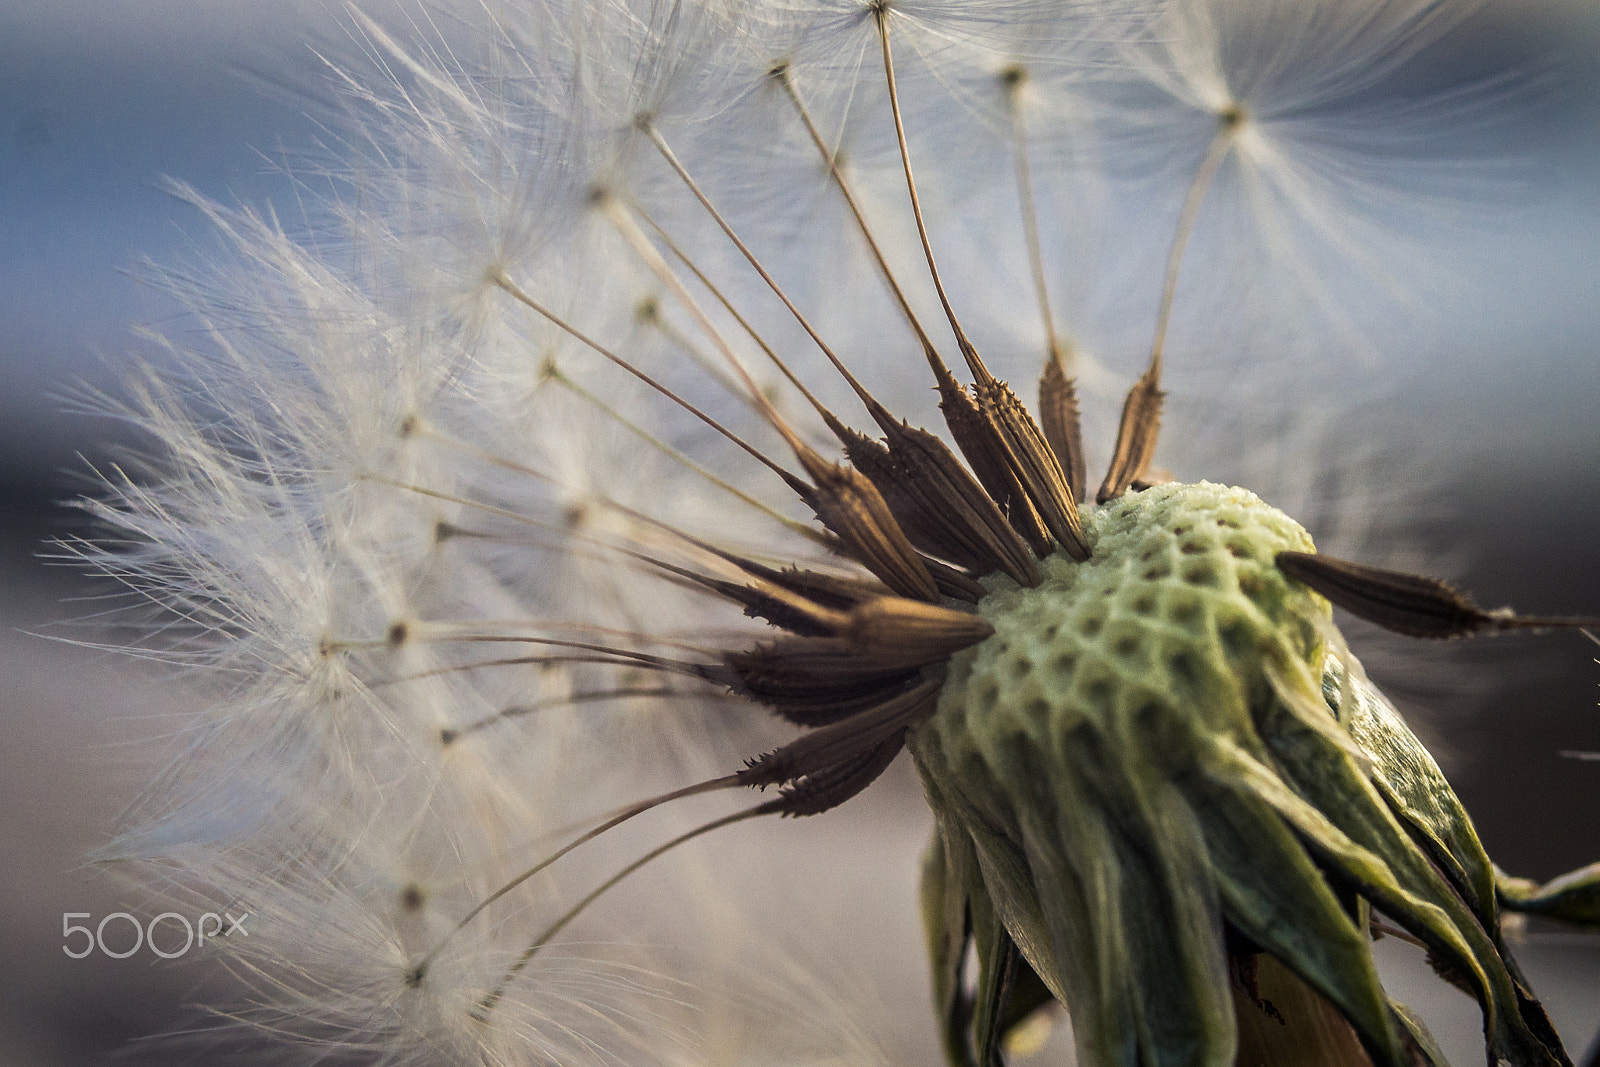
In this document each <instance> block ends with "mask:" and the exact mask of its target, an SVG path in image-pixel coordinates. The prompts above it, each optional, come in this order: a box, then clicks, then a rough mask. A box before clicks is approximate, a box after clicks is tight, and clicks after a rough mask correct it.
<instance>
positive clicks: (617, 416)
mask: <svg viewBox="0 0 1600 1067" xmlns="http://www.w3.org/2000/svg"><path fill="white" fill-rule="evenodd" d="M554 379H555V381H557V382H558V383H560V384H561V385H562V386H564V387H565V388H567V389H568V390H570V391H571V392H572V393H574V394H575V395H577V396H579V397H581V398H582V399H584V400H586V401H588V402H589V403H590V404H592V405H594V406H595V407H596V408H598V409H599V410H600V411H602V412H604V413H605V414H606V415H607V416H609V417H610V418H611V419H612V420H614V421H615V422H616V423H617V424H618V425H620V426H623V427H625V428H627V429H628V430H631V431H632V432H633V433H634V434H636V435H638V436H639V437H640V438H642V439H643V440H645V441H646V442H648V443H649V444H650V445H651V446H652V447H654V448H656V449H658V450H659V451H661V452H662V453H664V454H665V455H667V456H669V457H671V458H672V459H673V460H675V461H676V462H678V463H679V464H681V465H682V466H684V467H686V468H688V469H689V470H691V471H693V472H694V473H695V474H697V475H699V476H700V477H701V478H703V479H704V480H705V481H707V482H709V483H710V484H712V485H714V486H716V487H717V488H718V489H721V490H722V491H723V492H725V493H727V494H729V495H730V496H732V497H734V498H735V499H737V500H739V501H740V502H741V503H744V504H746V505H748V506H749V507H751V508H754V509H755V510H756V511H759V512H760V513H761V514H763V515H765V516H767V517H768V518H769V519H771V520H773V521H774V522H776V523H778V524H779V525H780V526H784V527H787V528H788V529H790V530H792V531H794V532H796V533H798V534H800V535H801V536H804V537H810V536H813V535H814V534H815V533H816V531H815V530H813V529H812V528H811V527H810V526H808V525H806V524H805V523H803V522H799V521H797V520H795V519H791V518H790V517H789V516H787V515H785V514H783V513H782V512H781V511H779V510H778V509H777V508H775V507H773V506H772V505H770V504H766V503H763V502H762V501H760V500H757V499H756V498H755V497H753V496H751V495H750V494H749V493H746V492H745V491H744V490H742V489H740V488H739V487H738V486H736V485H734V484H733V483H731V482H729V481H727V480H726V479H724V478H719V477H717V476H716V475H715V474H712V473H711V472H710V471H708V470H707V469H706V468H704V467H702V466H701V465H700V464H698V463H696V462H695V461H694V460H693V459H691V458H689V456H688V454H687V453H685V452H682V451H680V450H679V449H676V448H673V447H672V446H671V445H669V444H667V443H666V442H665V441H663V440H661V439H660V438H658V437H656V436H655V435H654V434H652V433H650V432H649V431H647V430H645V429H644V428H643V427H642V426H639V425H638V424H637V423H635V422H632V421H630V420H629V419H627V418H625V417H624V416H623V415H622V413H621V412H619V411H617V409H616V408H614V407H612V406H611V405H610V404H607V403H606V402H605V401H604V400H601V399H600V398H599V397H597V396H595V395H594V394H593V393H591V392H589V390H587V389H585V388H584V387H583V386H581V385H579V384H578V383H577V382H575V381H573V380H572V379H571V378H569V377H567V376H566V375H565V374H563V373H561V372H560V371H557V372H556V373H555V375H554Z"/></svg>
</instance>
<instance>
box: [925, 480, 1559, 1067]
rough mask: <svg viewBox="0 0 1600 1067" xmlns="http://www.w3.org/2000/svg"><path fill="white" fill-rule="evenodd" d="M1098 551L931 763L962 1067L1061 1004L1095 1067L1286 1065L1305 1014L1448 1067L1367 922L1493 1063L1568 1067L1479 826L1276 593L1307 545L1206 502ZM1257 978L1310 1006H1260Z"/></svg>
mask: <svg viewBox="0 0 1600 1067" xmlns="http://www.w3.org/2000/svg"><path fill="white" fill-rule="evenodd" d="M1084 529H1085V532H1086V537H1087V539H1088V541H1089V543H1090V545H1091V547H1092V551H1093V554H1092V556H1091V558H1090V559H1089V560H1087V561H1086V562H1082V563H1076V562H1072V561H1069V560H1067V559H1065V558H1064V557H1061V556H1057V557H1055V558H1053V559H1051V560H1049V561H1047V562H1046V563H1045V565H1044V570H1045V580H1044V581H1043V583H1042V584H1040V585H1039V586H1038V587H1036V588H1033V589H1023V588H1020V587H1018V586H1017V585H1016V584H1015V583H1013V582H1011V581H1010V580H1009V579H1006V578H1004V577H994V578H991V579H988V580H987V583H986V584H987V585H988V586H989V588H990V593H989V595H988V596H987V597H986V598H985V599H984V600H983V601H982V603H981V604H980V605H979V612H980V613H981V614H982V615H983V616H984V617H985V618H986V619H987V620H988V621H989V622H990V623H991V624H992V625H993V627H994V631H995V632H994V635H993V636H992V637H990V638H988V639H987V640H986V641H984V642H983V643H981V644H979V645H977V646H975V647H973V648H970V649H968V650H966V651H963V652H962V653H960V654H958V655H957V656H956V657H955V658H954V659H953V660H952V662H951V666H950V672H949V677H948V681H947V682H946V684H945V686H944V689H943V692H942V694H941V696H940V700H939V705H938V709H937V711H936V713H935V714H934V715H933V716H932V717H931V718H930V719H929V720H928V721H927V722H926V723H924V724H922V725H920V726H918V727H917V728H916V729H915V730H913V732H912V735H911V738H910V745H911V749H912V752H913V753H914V755H915V757H916V760H917V766H918V769H919V771H920V772H921V774H922V778H923V781H924V784H925V787H926V790H927V794H928V798H929V801H930V803H931V804H932V806H933V809H934V811H935V813H936V816H937V820H938V829H937V834H936V838H935V841H934V843H933V846H932V849H931V851H930V854H929V857H928V861H927V866H926V869H925V874H924V908H925V918H926V922H927V927H928V932H929V938H930V942H931V947H932V958H933V966H934V980H935V992H936V996H937V997H938V998H939V1003H940V1009H941V1012H942V1013H943V1016H944V1021H945V1040H946V1048H947V1052H948V1054H949V1057H950V1059H951V1060H952V1062H954V1063H972V1062H974V1056H976V1062H979V1063H982V1064H989V1063H995V1062H998V1061H999V1054H998V1045H999V1040H1000V1038H1001V1036H1002V1035H1003V1033H1004V1031H1005V1029H1006V1028H1007V1027H1008V1026H1009V1025H1010V1024H1011V1023H1012V1022H1014V1021H1015V1020H1016V1019H1017V1018H1018V1017H1020V1015H1021V1014H1024V1013H1025V1012H1026V1011H1027V1010H1029V1009H1031V1008H1032V1007H1033V1006H1036V1005H1037V1004H1038V1003H1040V1002H1042V1001H1043V999H1044V998H1045V996H1046V991H1048V994H1049V995H1053V996H1054V997H1055V998H1057V999H1059V1000H1060V1001H1061V1002H1062V1003H1063V1004H1065V1005H1066V1006H1067V1008H1068V1010H1069V1011H1070V1012H1071V1016H1072V1022H1073V1028H1074V1033H1075V1036H1076V1040H1077V1044H1078V1052H1079V1057H1080V1060H1081V1061H1082V1062H1084V1063H1085V1064H1092V1065H1096V1067H1103V1065H1123V1064H1126V1065H1129V1067H1133V1065H1152V1064H1185V1065H1188V1064H1217V1065H1223V1064H1233V1063H1234V1062H1235V1060H1236V1057H1239V1058H1240V1059H1241V1062H1242V1061H1245V1060H1249V1059H1250V1058H1251V1057H1252V1056H1257V1057H1259V1056H1262V1055H1269V1053H1264V1052H1261V1051H1260V1050H1259V1045H1260V1042H1261V1040H1262V1039H1261V1038H1260V1034H1262V1033H1264V1034H1266V1035H1267V1036H1266V1039H1265V1040H1267V1041H1268V1043H1269V1045H1270V1042H1271V1040H1273V1034H1274V1033H1275V1031H1276V1030H1279V1029H1282V1030H1283V1033H1284V1035H1288V1034H1290V1033H1292V1032H1293V1027H1292V1025H1291V1024H1298V1023H1299V1022H1300V1020H1297V1019H1295V1018H1293V1017H1291V1018H1290V1019H1289V1020H1288V1021H1287V1022H1286V1021H1285V1020H1284V1018H1283V1016H1282V1014H1281V1013H1280V1011H1279V1009H1278V1007H1274V1006H1273V1005H1272V1004H1270V1003H1269V999H1270V1000H1275V1001H1277V1003H1278V1005H1279V1006H1283V1005H1285V1004H1286V1003H1287V1001H1286V1000H1285V998H1286V997H1294V996H1299V997H1300V998H1301V1000H1300V1001H1296V1003H1297V1004H1298V1003H1302V1002H1303V1012H1302V1013H1305V1012H1309V1013H1310V1014H1311V1015H1313V1016H1314V1015H1316V1014H1317V1012H1318V1011H1320V1012H1321V1013H1322V1014H1323V1015H1325V1016H1327V1017H1328V1019H1330V1020H1331V1021H1332V1023H1333V1026H1334V1028H1335V1029H1336V1030H1337V1029H1343V1024H1342V1023H1341V1022H1340V1021H1339V1017H1340V1016H1342V1019H1343V1020H1344V1021H1345V1022H1347V1023H1348V1025H1349V1027H1350V1028H1351V1030H1352V1031H1353V1036H1354V1038H1357V1039H1359V1043H1360V1046H1362V1047H1364V1049H1365V1051H1366V1054H1367V1055H1368V1056H1370V1057H1371V1059H1372V1060H1373V1061H1374V1062H1375V1063H1377V1064H1380V1065H1385V1067H1387V1065H1409V1064H1415V1063H1424V1064H1427V1063H1434V1062H1438V1063H1442V1062H1443V1061H1442V1059H1439V1058H1438V1054H1437V1053H1436V1052H1435V1051H1433V1050H1432V1044H1431V1041H1430V1040H1429V1039H1428V1038H1427V1036H1426V1034H1425V1032H1423V1031H1422V1029H1421V1027H1420V1025H1419V1024H1417V1023H1415V1022H1414V1021H1413V1020H1412V1019H1411V1017H1410V1016H1409V1015H1408V1014H1407V1013H1406V1012H1405V1010H1404V1009H1403V1008H1401V1007H1400V1006H1398V1005H1396V1004H1394V1003H1393V1002H1391V1001H1390V1000H1389V999H1388V998H1387V996H1386V995H1385V994H1384V992H1383V990H1382V988H1381V987H1380V985H1379V983H1378V978H1377V975H1376V973H1375V971H1374V969H1373V964H1372V959H1371V954H1370V950H1369V946H1370V941H1371V934H1370V932H1369V918H1368V909H1369V906H1370V907H1376V908H1378V909H1379V910H1381V911H1382V912H1383V913H1384V914H1385V915H1386V916H1388V917H1389V919H1390V920H1392V921H1393V922H1395V923H1396V924H1398V925H1399V926H1401V927H1403V928H1404V929H1406V930H1407V931H1409V932H1410V933H1411V934H1412V935H1414V936H1415V937H1417V938H1418V939H1420V940H1421V941H1422V942H1423V943H1425V944H1426V945H1427V947H1428V950H1429V953H1430V955H1431V957H1432V958H1433V960H1434V961H1435V963H1436V966H1437V967H1438V968H1439V969H1440V971H1441V973H1442V974H1444V975H1446V976H1447V977H1449V978H1450V979H1451V980H1453V981H1455V982H1457V984H1459V985H1461V986H1463V987H1464V988H1466V989H1467V990H1469V991H1470V992H1471V993H1473V994H1474V995H1475V996H1476V997H1477V999H1478V1000H1479V1002H1480V1003H1481V1004H1482V1006H1483V1012H1484V1020H1485V1022H1484V1029H1485V1035H1486V1040H1487V1045H1488V1049H1489V1051H1490V1054H1491V1057H1492V1059H1505V1060H1508V1061H1510V1062H1511V1063H1514V1064H1518V1065H1536V1064H1560V1063H1565V1062H1566V1058H1565V1055H1564V1054H1563V1053H1562V1052H1561V1051H1560V1048H1561V1046H1560V1043H1559V1041H1558V1040H1557V1039H1556V1037H1555V1035H1554V1033H1553V1031H1552V1030H1551V1029H1550V1026H1549V1023H1548V1021H1547V1020H1546V1018H1545V1016H1544V1013H1543V1010H1542V1009H1541V1008H1540V1006H1539V1005H1538V1003H1537V1001H1535V1000H1534V999H1533V997H1532V996H1531V995H1530V994H1528V993H1527V992H1526V990H1525V988H1524V987H1523V985H1522V984H1521V982H1520V981H1519V979H1518V976H1517V972H1516V969H1515V965H1514V964H1513V963H1512V961H1511V960H1510V958H1509V957H1508V956H1507V954H1506V952H1505V946H1504V944H1503V942H1502V941H1501V939H1500V935H1499V923H1498V917H1497V912H1496V899H1495V874H1494V869H1493V867H1492V865H1491V864H1490V863H1489V860H1488V858H1487V857H1486V856H1485V855H1484V852H1483V849H1482V846H1481V845H1480V844H1479V842H1478V839H1477V836H1476V834H1475V833H1474V831H1473V829H1472V826H1471V823H1470V822H1469V820H1468V819H1467V817H1466V814H1465V813H1464V812H1463V811H1462V809H1461V806H1460V803H1459V802H1458V801H1457V800H1456V798H1455V796H1454V794H1453V793H1452V792H1451V791H1450V789H1449V786H1448V785H1447V784H1446V783H1445V781H1444V779H1443V777H1442V776H1441V775H1440V773H1439V770H1438V768H1437V766H1436V765H1435V764H1434V762H1433V761H1432V759H1431V758H1430V757H1429V756H1428V754H1427V753H1426V751H1425V750H1424V749H1423V748H1422V746H1421V745H1420V744H1419V743H1418V742H1417V740H1416V739H1415V738H1414V737H1413V736H1412V734H1411V733H1410V731H1409V730H1408V729H1407V728H1406V726H1405V725H1404V723H1403V722H1402V721H1401V720H1400V718H1399V716H1398V715H1397V714H1396V713H1395V712H1394V710H1393V709H1392V708H1391V707H1390V706H1389V705H1388V703H1387V702H1386V701H1385V700H1384V698H1383V696H1382V695H1381V694H1380V693H1379V692H1378V691H1377V690H1376V689H1375V688H1373V687H1372V686H1371V685H1370V683H1368V682H1366V680H1365V678H1364V677H1362V676H1361V675H1360V671H1359V667H1358V666H1357V665H1356V664H1355V663H1354V661H1353V660H1349V659H1348V658H1344V659H1341V657H1340V656H1338V655H1334V654H1331V653H1330V652H1329V651H1328V644H1329V641H1328V639H1329V638H1331V637H1332V636H1333V634H1334V631H1333V629H1332V623H1331V621H1330V610H1329V607H1328V604H1327V602H1326V601H1325V600H1323V599H1322V598H1321V597H1320V596H1318V595H1316V594H1315V593H1313V592H1311V591H1310V590H1309V589H1307V588H1306V587H1304V586H1302V585H1300V584H1299V583H1298V582H1296V581H1294V580H1292V579H1290V578H1288V577H1286V576H1285V575H1284V574H1282V572H1281V571H1279V570H1278V568H1277V567H1276V566H1275V565H1274V557H1275V556H1276V554H1277V553H1279V552H1283V551H1310V550H1311V539H1310V537H1309V536H1308V535H1307V534H1306V532H1305V531H1304V530H1303V529H1302V528H1301V527H1300V526H1298V525H1297V524H1296V523H1295V522H1294V521H1293V520H1291V519H1289V518H1288V517H1287V516H1285V515H1284V514H1283V513H1281V512H1279V511H1277V510H1275V509H1273V508H1270V507H1268V506H1267V505H1265V504H1263V503H1262V502H1261V501H1260V500H1259V499H1257V498H1256V497H1255V496H1253V495H1252V494H1250V493H1248V492H1246V491H1244V490H1241V489H1233V488H1225V487H1222V486H1217V485H1211V484H1207V483H1201V484H1197V485H1167V486H1160V487H1156V488H1153V489H1149V490H1147V491H1145V492H1141V493H1135V494H1131V495H1128V496H1125V497H1122V498H1120V499H1117V500H1115V501H1113V502H1111V503H1109V504H1106V505H1104V506H1102V507H1100V508H1098V509H1091V510H1086V512H1085V515H1084ZM973 940H975V941H976V946H977V959H978V962H979V974H978V976H977V987H976V994H975V996H974V995H973V994H971V993H970V992H969V991H968V989H967V986H966V983H965V980H964V975H963V973H962V972H963V961H964V958H965V955H966V950H967V946H968V944H969V943H970V942H971V941H973ZM1261 953H1266V954H1267V955H1265V956H1261V955H1260V954H1261ZM1258 963H1260V964H1261V965H1262V966H1263V967H1264V968H1267V969H1268V970H1273V973H1274V974H1277V973H1278V972H1277V971H1276V970H1274V969H1276V968H1277V967H1278V965H1279V964H1281V965H1282V966H1283V967H1285V968H1287V971H1288V972H1292V974H1282V975H1281V977H1282V979H1283V981H1285V982H1287V986H1286V987H1285V988H1286V989H1287V990H1288V991H1287V992H1275V993H1274V994H1273V995H1272V997H1271V998H1268V997H1265V996H1263V995H1262V993H1261V991H1260V990H1261V989H1262V988H1265V987H1264V986H1262V987H1258V986H1257V970H1256V967H1257V964H1258ZM1030 972H1031V973H1030ZM1265 973H1266V972H1265V971H1264V972H1263V974H1265ZM1294 976H1298V981H1297V980H1296V979H1295V977H1294ZM1035 977H1036V978H1037V979H1038V981H1036V980H1035ZM1263 981H1265V978H1263ZM1040 982H1042V987H1041V985H1040ZM1301 983H1303V984H1301ZM1306 987H1309V989H1307V988H1306ZM1274 988H1275V989H1277V988H1278V987H1276V986H1275V987H1274ZM1312 990H1315V992H1316V994H1320V997H1319V996H1316V995H1313V994H1312V992H1311V991H1312ZM1296 991H1298V992H1296ZM1008 1002H1009V1009H1008ZM1335 1009H1336V1012H1337V1015H1335V1014H1334V1010H1335ZM1297 1010H1298V1009H1297ZM1315 1044H1316V1045H1317V1046H1318V1054H1319V1055H1322V1056H1325V1057H1327V1058H1326V1059H1321V1060H1317V1061H1316V1062H1350V1060H1349V1059H1348V1058H1346V1059H1340V1058H1339V1056H1340V1055H1341V1053H1340V1051H1339V1047H1338V1046H1339V1042H1338V1041H1337V1040H1331V1041H1330V1040H1327V1039H1325V1035H1324V1039H1322V1040H1319V1041H1318V1042H1316V1043H1315ZM1345 1044H1346V1045H1347V1046H1349V1049H1350V1050H1352V1051H1353V1050H1355V1042H1354V1041H1353V1040H1350V1035H1349V1033H1348V1032H1347V1036H1346V1039H1345ZM1301 1048H1302V1049H1303V1050H1304V1051H1305V1052H1306V1054H1307V1055H1311V1054H1312V1052H1311V1043H1308V1044H1306V1045H1304V1046H1301ZM1347 1054H1348V1053H1344V1055H1347ZM1305 1062H1308V1061H1305ZM1358 1062H1359V1061H1358Z"/></svg>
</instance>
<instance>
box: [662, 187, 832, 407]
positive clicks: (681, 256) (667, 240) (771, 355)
mask: <svg viewBox="0 0 1600 1067" xmlns="http://www.w3.org/2000/svg"><path fill="white" fill-rule="evenodd" d="M633 212H634V214H636V215H638V216H639V217H640V218H641V219H643V220H644V221H645V224H646V225H647V226H649V227H650V228H651V229H652V230H654V231H655V232H656V236H657V237H659V238H661V243H662V244H664V245H666V246H667V251H669V252H671V253H672V254H673V255H674V256H676V257H677V258H678V260H679V261H680V262H681V263H682V264H683V265H684V266H685V267H687V268H689V273H690V274H693V275H694V276H695V278H696V279H697V280H698V281H699V282H700V284H701V285H703V286H705V287H706V290H707V291H708V292H710V293H711V295H712V296H714V297H716V298H717V303H719V304H721V305H722V307H723V310H725V311H727V313H728V314H729V315H731V316H733V320H734V321H735V322H737V323H738V324H739V326H740V328H741V329H743V330H744V332H745V333H746V334H748V335H749V336H750V339H751V340H752V341H754V342H755V343H756V347H758V348H760V349H761V351H762V352H764V353H766V356H767V359H769V360H771V361H772V364H773V366H775V367H777V368H778V371H779V373H781V374H782V375H783V376H784V378H785V379H787V380H788V382H789V384H790V385H792V386H794V387H795V389H797V390H799V392H800V395H801V396H803V397H804V398H805V399H806V402H807V403H809V404H810V405H811V406H812V408H814V409H815V410H816V412H817V413H818V414H819V415H821V416H822V417H823V418H825V419H827V418H832V417H833V413H832V412H831V411H829V410H828V408H827V406H826V405H824V404H823V403H822V401H821V400H818V399H817V397H816V396H815V395H814V394H813V393H812V392H811V390H810V389H807V388H806V386H805V383H804V382H802V381H801V380H800V377H799V375H797V374H795V372H794V371H793V370H791V369H790V367H789V365H788V364H787V363H785V362H784V361H783V359H782V358H781V357H780V356H779V355H778V353H777V351H776V350H775V349H773V347H772V346H771V345H770V344H768V343H767V340H766V338H764V337H762V336H761V334H760V333H758V332H757V331H756V328H755V327H754V326H753V325H751V323H750V321H749V320H748V319H746V318H745V317H744V315H742V314H741V313H740V312H739V309H738V308H736V307H735V306H734V304H733V301H732V300H729V299H728V297H727V296H726V295H725V294H724V293H723V292H722V289H721V288H720V287H718V286H717V285H716V284H715V283H714V282H712V281H711V279H710V278H709V277H707V276H706V273H705V272H704V271H703V270H701V269H700V267H699V266H698V265H696V263H695V261H694V260H693V259H691V258H690V256H689V254H688V253H687V252H685V251H684V250H683V248H682V247H681V246H679V244H678V243H677V242H676V241H674V240H673V238H672V235H671V234H669V233H668V232H667V231H666V229H665V228H664V227H662V225H661V224H660V223H659V222H657V221H656V220H655V219H654V218H653V217H651V215H650V213H649V212H647V211H645V210H644V208H642V207H638V206H635V207H634V208H633Z"/></svg>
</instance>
